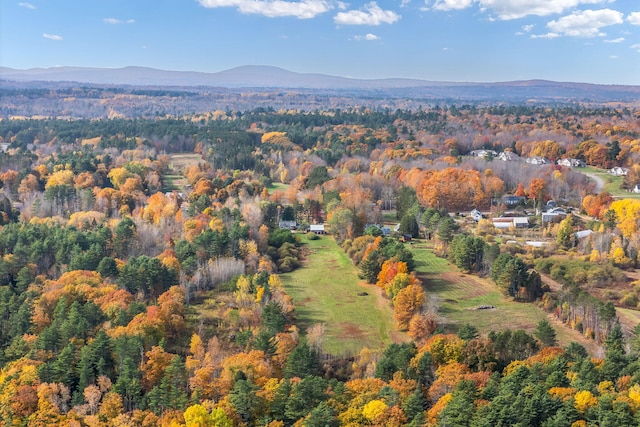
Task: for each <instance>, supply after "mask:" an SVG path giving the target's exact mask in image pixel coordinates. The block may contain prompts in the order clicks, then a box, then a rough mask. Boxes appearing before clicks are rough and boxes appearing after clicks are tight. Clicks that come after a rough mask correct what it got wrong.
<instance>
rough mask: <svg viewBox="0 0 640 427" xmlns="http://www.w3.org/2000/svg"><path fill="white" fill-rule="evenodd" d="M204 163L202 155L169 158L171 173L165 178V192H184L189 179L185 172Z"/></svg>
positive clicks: (186, 154) (179, 155)
mask: <svg viewBox="0 0 640 427" xmlns="http://www.w3.org/2000/svg"><path fill="white" fill-rule="evenodd" d="M200 162H202V156H201V155H200V154H193V153H180V154H171V155H170V156H169V171H168V172H167V174H166V175H164V177H163V181H164V188H163V190H164V191H173V190H176V191H184V187H185V185H187V179H186V178H185V177H184V174H183V172H184V170H185V169H186V168H188V167H189V166H194V165H197V164H198V163H200Z"/></svg>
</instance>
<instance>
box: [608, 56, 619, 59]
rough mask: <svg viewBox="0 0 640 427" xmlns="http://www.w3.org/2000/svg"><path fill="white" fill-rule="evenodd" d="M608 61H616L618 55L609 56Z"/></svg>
mask: <svg viewBox="0 0 640 427" xmlns="http://www.w3.org/2000/svg"><path fill="white" fill-rule="evenodd" d="M609 59H618V55H609Z"/></svg>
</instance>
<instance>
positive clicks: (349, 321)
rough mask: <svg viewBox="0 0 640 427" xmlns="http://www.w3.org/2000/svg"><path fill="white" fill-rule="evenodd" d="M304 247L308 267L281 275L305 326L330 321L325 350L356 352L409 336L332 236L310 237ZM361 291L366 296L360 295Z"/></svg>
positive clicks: (344, 352)
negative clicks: (398, 327) (400, 330)
mask: <svg viewBox="0 0 640 427" xmlns="http://www.w3.org/2000/svg"><path fill="white" fill-rule="evenodd" d="M303 240H304V238H303ZM305 246H306V248H307V249H308V251H309V256H308V259H307V261H306V262H305V265H304V266H303V267H302V268H299V269H297V270H295V271H293V272H291V273H287V274H283V275H281V276H282V279H283V282H284V284H285V289H286V291H287V293H288V294H289V295H291V297H292V298H293V300H294V302H295V306H296V314H297V318H298V322H297V323H298V325H299V326H300V328H301V329H302V330H305V329H306V328H308V327H309V326H311V325H313V324H315V323H324V324H325V328H326V329H325V330H326V333H325V341H324V344H323V350H324V351H325V352H327V353H331V354H336V355H353V354H357V353H358V352H359V351H360V349H362V348H363V347H367V348H369V349H372V350H373V349H376V350H378V349H381V348H383V347H384V346H386V345H388V344H390V343H391V342H392V341H394V340H398V339H406V337H405V336H404V335H400V334H399V333H397V332H395V330H394V323H393V311H392V309H391V307H390V305H389V303H388V301H386V300H384V299H382V298H381V297H380V293H379V289H378V288H377V287H376V286H373V285H367V284H364V283H362V281H361V280H360V279H358V275H357V269H356V267H355V266H354V265H353V263H352V262H351V260H350V259H349V258H348V257H347V255H346V254H345V253H344V252H343V251H342V250H341V249H340V247H338V245H337V244H336V242H335V241H334V240H333V239H332V238H331V237H328V236H323V237H322V238H321V239H320V240H315V241H305ZM362 292H366V293H367V295H365V296H360V295H358V294H359V293H362Z"/></svg>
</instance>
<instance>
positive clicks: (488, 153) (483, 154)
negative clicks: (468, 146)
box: [469, 150, 498, 157]
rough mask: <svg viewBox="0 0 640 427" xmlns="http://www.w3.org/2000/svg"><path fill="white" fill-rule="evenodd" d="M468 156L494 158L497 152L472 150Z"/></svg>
mask: <svg viewBox="0 0 640 427" xmlns="http://www.w3.org/2000/svg"><path fill="white" fill-rule="evenodd" d="M469 155H470V156H476V157H496V156H497V155H498V152H497V151H495V150H473V151H472V152H470V153H469Z"/></svg>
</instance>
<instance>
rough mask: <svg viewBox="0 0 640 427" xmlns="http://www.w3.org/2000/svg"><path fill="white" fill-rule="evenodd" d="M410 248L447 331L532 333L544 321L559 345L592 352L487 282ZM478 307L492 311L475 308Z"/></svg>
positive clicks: (572, 333)
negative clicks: (466, 327) (578, 346)
mask: <svg viewBox="0 0 640 427" xmlns="http://www.w3.org/2000/svg"><path fill="white" fill-rule="evenodd" d="M412 248H413V256H414V259H415V260H416V272H417V273H418V276H419V277H420V278H421V279H422V280H423V284H424V286H425V290H426V292H427V297H428V298H430V304H432V305H434V306H436V307H437V308H438V314H439V315H440V322H441V324H442V326H444V328H445V330H447V332H455V331H456V330H457V328H458V327H460V326H462V325H464V324H466V323H469V324H471V325H473V326H475V327H476V328H478V330H479V331H480V333H481V334H487V333H489V332H490V331H500V330H504V329H514V330H515V329H524V330H525V331H527V332H528V333H533V332H534V331H535V329H536V327H537V325H538V323H539V322H540V321H541V320H542V319H545V318H546V319H547V320H549V322H550V323H551V324H552V326H553V327H554V329H555V331H556V334H557V339H558V343H559V345H561V346H565V345H568V344H569V343H571V342H572V341H576V342H579V343H580V344H582V345H583V346H585V347H586V348H587V349H588V350H592V351H593V350H595V349H594V348H593V342H592V341H590V340H587V339H586V338H584V337H583V336H582V334H580V333H579V332H577V331H573V330H571V329H570V328H569V327H566V326H564V325H562V324H561V322H559V321H556V320H555V319H554V318H553V317H552V316H550V315H549V314H548V313H546V312H545V311H544V310H542V309H541V308H540V307H537V306H536V305H534V304H531V303H522V302H516V301H514V300H513V299H512V298H506V297H505V296H504V295H503V294H502V292H501V291H500V290H499V289H498V288H497V287H496V286H495V285H494V284H493V282H491V280H490V279H483V278H479V277H477V276H474V275H471V274H465V273H462V272H461V271H460V270H459V269H458V268H457V267H456V266H454V265H453V264H451V263H449V261H447V260H446V259H443V258H439V257H437V256H435V255H434V254H433V252H432V251H431V250H430V249H428V248H426V247H425V246H424V245H413V246H412ZM480 306H485V307H486V306H493V307H494V308H490V309H478V307H480Z"/></svg>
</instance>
